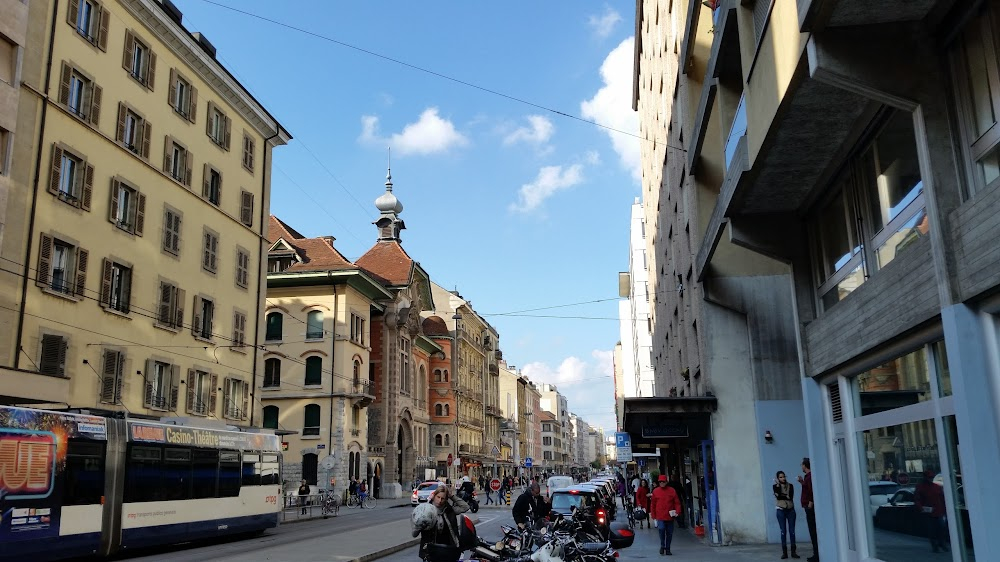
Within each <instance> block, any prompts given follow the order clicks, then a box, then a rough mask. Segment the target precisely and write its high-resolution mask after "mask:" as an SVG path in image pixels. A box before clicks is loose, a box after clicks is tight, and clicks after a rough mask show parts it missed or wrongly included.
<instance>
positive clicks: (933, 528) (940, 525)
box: [924, 514, 948, 552]
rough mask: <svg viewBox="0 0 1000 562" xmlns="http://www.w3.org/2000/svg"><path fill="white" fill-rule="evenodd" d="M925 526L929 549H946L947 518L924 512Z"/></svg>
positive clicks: (933, 550)
mask: <svg viewBox="0 0 1000 562" xmlns="http://www.w3.org/2000/svg"><path fill="white" fill-rule="evenodd" d="M924 518H925V519H926V526H927V538H928V539H930V541H931V551H932V552H937V551H938V550H942V551H944V550H948V520H947V519H945V518H944V517H934V516H932V515H930V514H924Z"/></svg>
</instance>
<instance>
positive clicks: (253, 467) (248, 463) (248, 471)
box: [243, 453, 260, 486]
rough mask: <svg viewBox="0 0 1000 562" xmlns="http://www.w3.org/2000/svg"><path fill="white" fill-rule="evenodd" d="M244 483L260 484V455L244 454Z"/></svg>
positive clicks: (246, 484)
mask: <svg viewBox="0 0 1000 562" xmlns="http://www.w3.org/2000/svg"><path fill="white" fill-rule="evenodd" d="M243 485H244V486H260V455H257V454H246V453H244V454H243Z"/></svg>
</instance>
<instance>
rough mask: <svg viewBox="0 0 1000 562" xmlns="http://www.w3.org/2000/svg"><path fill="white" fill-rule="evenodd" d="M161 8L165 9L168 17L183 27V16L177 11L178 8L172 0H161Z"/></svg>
mask: <svg viewBox="0 0 1000 562" xmlns="http://www.w3.org/2000/svg"><path fill="white" fill-rule="evenodd" d="M160 6H162V7H163V11H164V12H165V13H166V14H167V16H168V17H169V18H170V19H172V20H174V23H176V24H177V25H182V24H181V18H182V17H183V15H182V14H181V11H180V10H179V9H177V6H174V3H173V2H171V1H170V0H160Z"/></svg>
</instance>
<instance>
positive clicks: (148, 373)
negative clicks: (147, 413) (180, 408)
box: [142, 359, 163, 408]
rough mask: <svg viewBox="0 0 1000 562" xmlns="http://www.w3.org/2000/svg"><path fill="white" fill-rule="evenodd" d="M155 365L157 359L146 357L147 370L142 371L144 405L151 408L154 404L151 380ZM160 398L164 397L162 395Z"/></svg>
mask: <svg viewBox="0 0 1000 562" xmlns="http://www.w3.org/2000/svg"><path fill="white" fill-rule="evenodd" d="M154 367H155V361H153V360H152V359H146V370H144V371H143V372H142V375H143V376H142V378H143V390H142V405H143V407H144V408H149V407H151V406H152V405H153V383H152V382H151V377H152V376H153V368H154ZM159 398H160V399H162V398H163V397H162V396H160V397H159Z"/></svg>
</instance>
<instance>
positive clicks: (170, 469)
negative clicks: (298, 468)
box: [0, 406, 282, 561]
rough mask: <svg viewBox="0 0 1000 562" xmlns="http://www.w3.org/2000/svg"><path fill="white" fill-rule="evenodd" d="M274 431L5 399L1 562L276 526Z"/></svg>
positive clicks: (1, 410)
mask: <svg viewBox="0 0 1000 562" xmlns="http://www.w3.org/2000/svg"><path fill="white" fill-rule="evenodd" d="M281 508H282V505H281V452H280V441H279V438H278V436H276V435H273V434H271V433H263V432H255V431H254V430H250V431H235V430H228V429H215V428H204V427H194V426H190V425H177V424H172V423H166V422H156V421H148V420H138V419H121V418H114V417H104V416H96V415H83V414H72V413H64V412H58V411H48V410H35V409H28V408H15V407H6V406H0V560H29V559H30V560H33V561H39V560H55V559H59V558H67V557H74V556H87V555H97V556H108V555H111V554H114V553H116V552H120V551H122V550H126V549H134V548H139V547H146V546H153V545H162V544H172V543H177V542H185V541H190V540H196V539H206V538H212V537H219V536H223V535H228V534H233V533H253V532H261V531H263V530H265V529H268V528H271V527H275V526H277V525H278V516H279V513H280V511H281Z"/></svg>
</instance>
